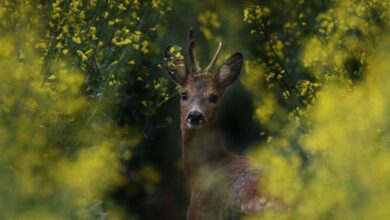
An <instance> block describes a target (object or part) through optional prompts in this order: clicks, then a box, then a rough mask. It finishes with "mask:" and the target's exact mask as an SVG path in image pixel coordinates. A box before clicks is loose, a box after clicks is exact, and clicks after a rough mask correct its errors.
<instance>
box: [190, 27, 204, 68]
mask: <svg viewBox="0 0 390 220" xmlns="http://www.w3.org/2000/svg"><path fill="white" fill-rule="evenodd" d="M187 43H188V54H189V56H190V61H191V67H192V73H198V72H200V71H201V67H200V64H199V60H198V58H197V57H196V54H195V51H194V47H195V39H194V31H193V30H192V28H190V31H189V32H188V38H187Z"/></svg>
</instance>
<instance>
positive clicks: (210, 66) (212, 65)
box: [204, 42, 222, 73]
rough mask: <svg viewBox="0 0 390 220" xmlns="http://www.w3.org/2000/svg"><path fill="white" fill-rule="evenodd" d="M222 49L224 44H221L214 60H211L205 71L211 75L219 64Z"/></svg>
mask: <svg viewBox="0 0 390 220" xmlns="http://www.w3.org/2000/svg"><path fill="white" fill-rule="evenodd" d="M221 48H222V42H219V44H218V48H217V51H216V52H215V54H214V57H213V59H212V60H211V62H210V64H209V65H208V66H207V67H206V69H204V71H205V72H210V73H211V71H212V69H213V68H214V65H215V62H217V59H218V56H219V53H220V52H221Z"/></svg>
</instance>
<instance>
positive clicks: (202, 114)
mask: <svg viewBox="0 0 390 220" xmlns="http://www.w3.org/2000/svg"><path fill="white" fill-rule="evenodd" d="M187 43H188V53H189V60H190V66H188V65H187V63H186V61H185V60H184V57H183V56H182V55H181V54H180V53H178V52H177V51H175V49H174V47H171V46H169V47H167V49H166V50H165V58H166V60H167V61H168V64H167V70H168V74H169V76H170V77H171V79H172V80H173V81H175V82H176V83H177V84H179V85H180V86H181V93H180V110H181V121H182V127H183V126H184V127H185V128H187V129H195V128H200V127H202V126H204V125H205V124H208V123H210V122H211V121H213V120H214V119H215V117H216V111H217V107H218V105H219V103H220V101H221V98H222V95H223V94H224V91H225V88H226V87H228V86H229V85H231V84H232V83H233V82H234V81H236V80H237V78H238V76H239V74H240V70H241V67H242V63H243V56H242V54H241V53H239V52H237V53H234V54H232V55H231V56H230V57H229V58H228V59H227V60H226V61H225V62H224V63H223V64H222V65H221V66H220V68H219V70H218V71H217V72H216V73H215V74H213V68H214V65H215V63H216V61H217V58H218V56H219V53H220V51H221V47H222V43H219V45H218V49H217V51H216V53H215V55H214V57H213V58H212V59H211V62H210V64H209V65H208V66H207V67H206V68H204V69H202V68H201V67H200V64H199V61H198V59H197V56H196V54H195V51H194V47H195V40H194V37H193V31H192V29H190V31H189V34H188V38H187Z"/></svg>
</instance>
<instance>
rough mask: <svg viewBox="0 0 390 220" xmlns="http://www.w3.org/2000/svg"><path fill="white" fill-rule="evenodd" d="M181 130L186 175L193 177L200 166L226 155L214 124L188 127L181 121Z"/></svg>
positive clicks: (209, 163)
mask: <svg viewBox="0 0 390 220" xmlns="http://www.w3.org/2000/svg"><path fill="white" fill-rule="evenodd" d="M181 130H182V157H183V162H184V167H185V170H186V175H187V176H188V177H190V178H192V177H194V176H195V175H196V173H197V171H198V170H200V169H201V168H202V167H204V166H210V165H213V164H217V163H218V162H219V161H221V160H223V159H224V158H225V157H226V156H227V155H228V152H227V151H226V150H225V148H224V144H223V143H222V140H223V138H221V135H220V134H219V132H218V131H217V129H216V128H215V125H214V124H209V125H207V126H204V127H202V128H199V129H189V128H188V127H187V126H186V125H185V124H184V123H182V125H181Z"/></svg>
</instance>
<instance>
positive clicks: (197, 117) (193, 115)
mask: <svg viewBox="0 0 390 220" xmlns="http://www.w3.org/2000/svg"><path fill="white" fill-rule="evenodd" d="M187 122H188V123H190V124H192V125H200V124H202V123H203V122H204V117H203V114H202V113H200V112H198V111H192V112H190V113H189V114H188V117H187Z"/></svg>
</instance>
